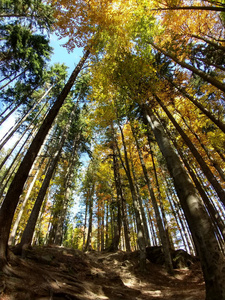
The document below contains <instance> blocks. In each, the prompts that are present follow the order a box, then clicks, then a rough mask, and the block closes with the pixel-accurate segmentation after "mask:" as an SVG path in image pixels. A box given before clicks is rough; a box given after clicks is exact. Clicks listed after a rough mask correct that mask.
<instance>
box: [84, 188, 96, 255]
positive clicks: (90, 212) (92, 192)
mask: <svg viewBox="0 0 225 300" xmlns="http://www.w3.org/2000/svg"><path fill="white" fill-rule="evenodd" d="M94 192H95V184H94V183H93V184H92V187H91V190H90V193H89V197H88V198H89V199H88V200H89V203H88V205H89V211H88V213H89V219H88V233H87V241H86V245H85V249H84V251H89V250H92V246H91V235H92V219H93V201H94V200H93V197H94Z"/></svg>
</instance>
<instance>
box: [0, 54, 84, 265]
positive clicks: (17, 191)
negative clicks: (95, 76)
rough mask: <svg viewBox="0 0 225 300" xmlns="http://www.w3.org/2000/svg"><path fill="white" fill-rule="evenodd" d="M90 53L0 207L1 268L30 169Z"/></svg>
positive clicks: (68, 86)
mask: <svg viewBox="0 0 225 300" xmlns="http://www.w3.org/2000/svg"><path fill="white" fill-rule="evenodd" d="M89 53H90V52H89V50H87V51H86V53H85V54H84V56H83V57H82V58H81V60H80V62H79V63H78V65H77V66H76V68H75V69H74V71H73V73H72V74H71V76H70V78H69V80H68V82H67V83H66V85H65V87H64V88H63V90H62V92H61V93H60V95H59V96H58V98H57V100H56V102H55V103H54V105H53V106H52V108H51V109H50V111H49V113H48V115H47V117H46V118H45V120H44V122H43V124H42V125H41V127H40V129H39V131H38V133H37V135H36V136H35V138H34V140H33V142H32V143H31V145H30V147H29V149H28V150H27V153H26V155H25V157H24V159H23V161H22V162H21V164H20V167H19V169H18V171H17V173H16V175H15V177H14V179H13V181H12V183H11V185H10V187H9V189H8V193H7V195H6V197H5V200H4V202H3V204H2V207H1V209H0V268H1V267H4V266H5V264H6V262H7V243H8V238H9V233H10V227H11V224H12V219H13V215H14V212H15V209H16V206H17V204H18V201H19V197H20V195H21V193H22V190H23V186H24V184H25V182H26V180H27V177H28V174H29V171H30V169H31V167H32V165H33V163H34V160H35V158H36V156H37V154H38V152H39V150H40V147H41V145H42V143H43V141H44V139H45V137H46V135H47V133H48V131H49V129H50V128H51V126H52V123H53V121H54V120H55V117H56V116H57V114H58V112H59V109H60V108H61V106H62V104H63V102H64V100H65V99H66V97H67V95H68V94H69V92H70V90H71V88H72V86H73V84H74V81H75V80H76V77H77V75H78V74H79V72H80V70H81V69H82V67H83V65H84V63H85V61H86V59H87V58H88V55H89Z"/></svg>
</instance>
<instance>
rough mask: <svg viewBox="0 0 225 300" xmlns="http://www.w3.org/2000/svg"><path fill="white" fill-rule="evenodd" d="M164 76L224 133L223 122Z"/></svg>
mask: <svg viewBox="0 0 225 300" xmlns="http://www.w3.org/2000/svg"><path fill="white" fill-rule="evenodd" d="M164 77H165V79H166V80H167V81H168V82H169V83H170V84H171V85H172V86H174V87H175V88H176V89H177V90H178V91H179V92H180V93H181V95H183V96H184V97H185V98H187V99H189V100H190V101H191V102H192V103H193V104H194V105H195V106H196V107H197V108H198V109H200V111H201V112H203V114H205V115H206V116H207V117H208V118H209V119H210V120H211V121H212V122H213V123H214V124H215V125H216V126H218V128H220V129H221V130H222V131H223V132H224V133H225V124H224V123H223V122H222V121H221V120H219V119H217V118H216V117H215V116H214V115H213V114H212V113H211V112H210V111H209V110H208V109H207V108H205V107H204V106H203V105H202V104H201V103H200V102H198V101H197V100H196V99H195V98H194V97H193V96H191V95H189V94H188V93H187V92H186V90H185V89H184V88H182V87H180V86H179V85H177V84H176V83H175V82H174V81H172V80H171V79H170V78H168V77H167V76H164Z"/></svg>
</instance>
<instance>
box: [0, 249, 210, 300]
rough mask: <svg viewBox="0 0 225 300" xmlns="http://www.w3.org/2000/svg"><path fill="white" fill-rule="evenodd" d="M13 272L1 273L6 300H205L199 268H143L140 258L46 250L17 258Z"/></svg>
mask: <svg viewBox="0 0 225 300" xmlns="http://www.w3.org/2000/svg"><path fill="white" fill-rule="evenodd" d="M7 273H8V274H0V299H1V300H20V299H21V300H22V299H23V300H47V299H49V300H50V299H51V300H63V299H65V300H68V299H69V300H153V299H154V300H156V299H157V300H161V299H163V300H178V299H179V300H203V299H204V295H205V293H204V282H203V278H202V274H201V271H200V268H199V264H198V263H195V264H192V265H191V267H190V269H179V270H175V275H174V276H169V275H168V274H167V273H166V272H165V269H164V268H163V267H162V266H160V265H157V264H153V263H151V262H148V263H147V271H146V273H145V274H141V273H140V272H139V269H138V256H137V254H135V253H131V254H127V253H125V252H122V251H119V252H116V253H104V254H103V253H97V252H90V253H87V254H84V253H82V252H80V251H77V250H71V249H65V248H58V247H43V248H37V249H33V250H30V251H28V253H27V258H26V259H21V258H18V257H15V256H12V259H11V260H10V266H9V268H8V272H7Z"/></svg>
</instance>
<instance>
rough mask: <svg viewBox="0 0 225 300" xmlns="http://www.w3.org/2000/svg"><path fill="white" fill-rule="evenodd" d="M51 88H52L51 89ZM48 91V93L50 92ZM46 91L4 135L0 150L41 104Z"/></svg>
mask: <svg viewBox="0 0 225 300" xmlns="http://www.w3.org/2000/svg"><path fill="white" fill-rule="evenodd" d="M51 88H52V87H51ZM51 88H50V89H49V91H50V90H51ZM49 91H47V92H46V93H45V94H44V95H43V96H42V97H41V98H40V99H39V100H38V101H37V102H34V104H33V106H32V107H31V108H30V109H29V111H28V112H26V113H25V114H24V116H23V117H22V118H21V119H20V120H19V121H18V122H17V123H16V124H15V125H14V126H13V127H12V128H11V129H10V130H9V131H8V132H7V133H6V135H5V136H4V137H3V138H2V140H1V144H0V149H2V148H3V147H4V145H5V144H6V143H7V142H8V141H9V140H10V138H11V137H12V136H13V135H14V133H15V132H16V131H17V129H18V128H19V127H20V126H21V125H22V124H23V123H24V122H25V121H26V120H27V119H28V117H29V116H30V115H31V113H32V112H33V111H34V110H35V108H36V107H37V106H38V105H39V104H40V103H41V101H42V100H43V99H44V97H45V96H46V95H47V94H48V92H49ZM45 105H46V103H45V104H44V105H43V106H42V108H41V109H40V110H39V111H38V112H37V113H36V115H35V116H34V118H33V120H32V121H31V122H32V123H33V122H34V121H35V119H36V118H37V116H38V115H39V114H40V113H41V111H42V109H43V108H44V107H45Z"/></svg>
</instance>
